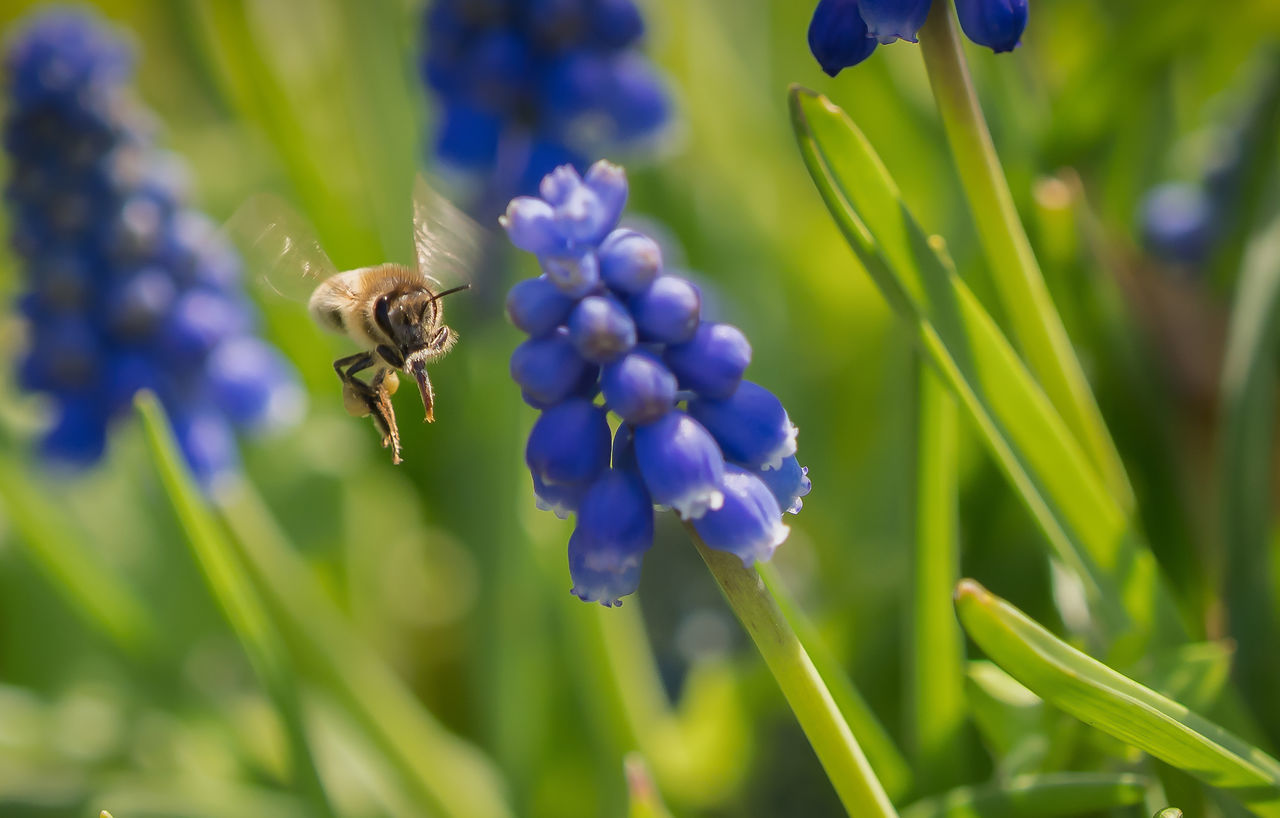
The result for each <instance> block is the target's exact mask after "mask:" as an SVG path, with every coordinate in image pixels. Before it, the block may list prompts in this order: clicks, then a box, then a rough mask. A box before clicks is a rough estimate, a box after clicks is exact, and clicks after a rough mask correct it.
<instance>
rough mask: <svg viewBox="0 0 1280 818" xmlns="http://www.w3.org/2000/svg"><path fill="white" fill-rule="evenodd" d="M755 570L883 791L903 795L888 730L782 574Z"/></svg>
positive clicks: (904, 772) (904, 783)
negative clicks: (800, 645) (863, 751)
mask: <svg viewBox="0 0 1280 818" xmlns="http://www.w3.org/2000/svg"><path fill="white" fill-rule="evenodd" d="M756 570H757V571H758V572H759V573H760V578H761V579H762V580H764V584H765V587H766V588H768V589H769V593H771V594H772V595H773V598H774V600H775V601H777V603H778V609H779V610H780V611H782V615H783V616H784V617H786V620H787V621H788V622H790V623H791V625H792V627H794V628H795V630H796V633H797V634H798V635H799V638H800V644H802V645H803V646H804V649H805V650H806V651H807V652H808V654H809V658H810V659H812V660H813V666H814V667H815V668H817V670H818V675H819V676H820V677H821V678H822V679H824V680H826V682H827V685H828V688H829V689H830V691H831V698H832V699H834V700H835V703H836V707H838V708H839V709H840V715H842V716H844V719H845V721H847V722H848V723H849V728H850V729H851V730H852V731H853V734H854V735H855V736H858V737H859V739H860V741H861V743H862V745H863V747H864V749H865V751H866V754H867V760H868V761H869V762H870V763H871V769H872V770H874V771H875V774H876V777H877V778H878V779H879V780H880V783H881V784H882V785H884V789H885V792H886V793H888V794H889V795H890V796H891V797H893V798H897V797H899V796H902V795H906V793H907V790H908V789H910V787H911V783H912V782H911V768H910V767H909V766H908V765H907V760H906V758H904V757H903V755H902V752H901V751H900V750H899V749H898V746H897V745H896V744H894V743H893V737H892V736H890V735H889V731H888V730H885V729H884V725H882V724H881V723H880V720H879V719H877V718H876V714H875V713H874V712H872V710H871V707H870V706H869V705H868V704H867V702H866V700H865V699H863V698H862V694H861V693H859V692H858V688H857V687H856V686H855V685H854V683H853V680H852V679H850V678H849V674H848V673H846V672H845V670H844V668H843V667H841V665H840V662H839V661H838V660H837V659H836V657H835V656H834V655H833V654H832V653H831V651H830V649H828V648H827V645H826V643H825V642H824V641H823V640H822V637H821V636H820V635H819V633H818V629H817V628H816V627H814V624H813V623H812V622H811V621H810V620H809V617H808V616H806V615H805V613H804V611H803V610H801V609H800V606H799V605H797V604H796V601H795V600H794V599H792V597H791V594H790V592H789V591H788V590H787V586H786V584H785V583H784V582H783V581H782V577H780V576H778V570H777V568H776V567H775V566H774V564H773V563H772V562H763V563H760V564H759V565H757V566H756ZM950 600H951V597H950V595H948V596H947V597H946V602H947V604H948V605H950Z"/></svg>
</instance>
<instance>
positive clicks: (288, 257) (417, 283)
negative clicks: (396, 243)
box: [232, 178, 479, 463]
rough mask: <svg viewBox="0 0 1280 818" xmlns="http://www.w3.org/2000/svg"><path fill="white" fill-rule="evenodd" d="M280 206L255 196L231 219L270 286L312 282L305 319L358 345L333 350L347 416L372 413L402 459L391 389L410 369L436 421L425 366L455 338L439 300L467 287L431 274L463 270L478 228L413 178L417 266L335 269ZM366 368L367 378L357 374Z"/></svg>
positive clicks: (396, 459) (427, 413) (428, 416)
mask: <svg viewBox="0 0 1280 818" xmlns="http://www.w3.org/2000/svg"><path fill="white" fill-rule="evenodd" d="M288 212H289V211H288V209H287V208H286V207H285V206H283V205H281V204H280V203H278V202H276V201H274V200H271V199H269V198H267V197H258V198H257V199H255V200H253V201H251V202H250V203H249V204H247V205H245V206H244V207H242V208H241V209H240V211H238V212H237V213H236V215H235V216H234V217H233V222H232V226H233V230H235V231H236V232H239V233H241V234H242V235H244V236H245V237H246V239H247V241H246V244H248V245H249V247H250V248H251V251H252V253H253V255H255V256H258V257H261V259H262V267H263V269H262V272H261V275H262V279H263V281H264V282H265V283H266V285H267V286H268V287H269V288H270V289H271V290H273V291H275V292H277V293H281V294H284V292H283V290H282V289H281V288H282V287H286V288H290V287H293V283H294V282H298V281H302V282H306V283H307V284H309V285H313V286H314V289H312V290H311V294H310V297H309V298H308V300H307V311H308V312H309V313H310V314H311V317H312V319H313V320H314V321H315V322H316V323H317V324H319V325H320V326H321V327H323V328H324V329H326V330H329V331H331V332H336V333H339V334H342V335H345V336H347V338H349V339H351V340H352V341H353V342H355V343H356V344H357V345H358V346H359V347H360V351H359V352H356V353H354V354H352V355H347V356H344V357H342V358H338V359H337V360H336V361H334V362H333V369H334V371H335V372H336V373H337V374H338V379H339V380H340V381H341V383H342V403H343V406H344V408H345V409H346V410H347V412H348V413H349V414H351V415H353V416H355V417H372V418H373V421H374V425H375V426H376V428H377V430H378V433H379V434H380V435H381V437H382V446H383V448H390V449H391V452H392V454H391V460H392V462H393V463H400V462H402V461H401V457H400V434H399V430H398V428H397V425H396V416H395V410H394V409H393V408H392V405H391V400H390V397H391V395H392V394H394V393H395V392H396V390H397V388H398V387H399V385H400V379H399V376H398V375H397V371H399V372H404V373H405V374H407V375H409V376H410V377H411V378H412V379H413V381H414V383H415V384H417V387H418V394H419V395H420V396H421V398H422V407H423V412H424V417H423V419H424V421H426V422H432V421H434V420H435V392H434V390H433V389H432V386H431V378H430V377H429V376H428V374H427V366H428V365H429V364H431V363H432V362H434V361H437V360H439V359H440V358H441V357H442V356H444V355H445V354H446V353H447V352H448V351H449V350H450V349H452V348H453V345H454V344H455V343H457V340H458V335H457V333H456V332H454V331H453V329H451V328H450V327H449V326H448V325H447V324H445V323H444V305H443V303H442V299H443V298H444V297H445V296H447V295H452V294H454V293H457V292H461V291H463V290H466V289H469V288H470V286H471V285H470V284H469V283H463V284H459V285H456V286H453V287H447V288H446V287H445V285H443V284H442V283H441V279H440V278H438V277H437V275H445V276H447V277H448V276H452V277H455V278H457V277H461V276H465V275H466V274H467V272H468V271H469V270H470V268H471V265H472V262H473V260H474V258H475V255H476V248H477V247H478V238H477V237H478V235H479V233H478V231H479V228H478V227H477V226H476V225H475V223H474V222H472V221H471V220H470V219H469V218H468V217H467V216H465V215H463V214H462V213H461V212H460V211H458V210H457V208H455V207H454V206H453V205H452V204H450V203H449V201H448V200H446V199H444V198H443V197H441V196H439V195H438V194H436V193H434V192H433V191H432V190H431V189H430V188H429V187H428V186H427V184H426V182H425V181H424V180H423V179H421V178H419V179H418V180H417V183H416V184H415V186H414V197H413V239H414V242H413V243H414V250H415V253H416V257H417V258H416V264H415V265H414V266H412V267H410V266H406V265H403V264H397V263H394V262H388V263H385V264H379V265H376V266H373V267H360V268H358V269H354V270H348V271H346V272H338V270H337V268H336V267H335V266H334V265H333V262H331V261H330V260H329V257H328V256H327V255H326V254H325V252H324V250H323V249H322V248H321V247H320V245H319V243H318V242H317V241H316V240H315V238H314V237H313V236H311V234H310V233H309V231H307V230H306V229H305V228H304V227H303V226H301V225H300V224H299V223H297V222H296V220H294V219H291V218H290V217H289V216H288ZM367 370H371V373H370V374H369V375H367V378H368V379H367V380H366V379H365V378H362V377H360V373H364V372H366V371H367Z"/></svg>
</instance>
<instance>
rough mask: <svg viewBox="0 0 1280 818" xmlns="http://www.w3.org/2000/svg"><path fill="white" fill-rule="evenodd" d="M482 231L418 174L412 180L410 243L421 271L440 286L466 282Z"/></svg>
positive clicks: (476, 257) (478, 254)
mask: <svg viewBox="0 0 1280 818" xmlns="http://www.w3.org/2000/svg"><path fill="white" fill-rule="evenodd" d="M483 235H484V231H483V230H482V229H481V228H480V225H478V224H476V223H475V221H473V220H472V219H471V217H470V216H468V215H466V214H465V213H463V212H462V211H461V210H459V209H458V208H457V207H456V206H454V204H453V203H452V202H450V201H449V200H448V199H446V198H445V197H443V196H441V195H440V194H439V193H436V192H435V191H434V190H433V189H432V188H431V186H430V185H429V184H428V183H427V180H426V179H424V178H423V177H422V176H421V175H419V176H418V178H417V179H416V180H415V181H414V184H413V247H414V251H415V253H416V254H417V258H418V272H419V273H420V274H421V275H424V276H426V277H427V278H430V279H432V280H433V281H435V282H436V284H438V285H440V286H441V287H446V286H447V287H452V286H457V285H459V284H466V283H468V282H469V281H470V280H471V271H472V270H473V269H474V268H475V265H476V262H477V260H478V259H479V257H480V244H481V240H482V238H483Z"/></svg>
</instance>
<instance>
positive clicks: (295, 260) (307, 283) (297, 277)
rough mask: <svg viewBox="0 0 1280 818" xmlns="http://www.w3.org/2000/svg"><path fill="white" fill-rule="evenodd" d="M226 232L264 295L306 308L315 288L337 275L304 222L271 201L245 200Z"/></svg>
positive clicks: (260, 197)
mask: <svg viewBox="0 0 1280 818" xmlns="http://www.w3.org/2000/svg"><path fill="white" fill-rule="evenodd" d="M225 229H226V232H227V234H228V236H229V237H230V238H231V240H232V241H234V242H235V244H236V245H237V246H238V247H239V248H240V251H241V252H242V253H243V254H244V259H245V268H246V270H247V272H248V274H249V277H250V278H251V279H252V280H253V282H254V285H255V286H257V287H258V288H259V289H261V290H263V291H264V292H267V293H270V294H273V295H276V296H282V297H284V298H287V299H289V300H290V301H296V302H298V303H301V304H305V303H307V299H309V298H310V297H311V292H312V291H313V290H314V289H315V287H316V285H317V284H319V283H320V282H321V281H323V280H325V279H326V278H328V277H329V276H331V275H333V274H334V273H336V272H338V270H337V268H336V267H334V266H333V262H332V261H330V260H329V256H328V255H327V254H326V253H325V252H324V249H323V248H321V247H320V242H319V240H317V239H316V237H315V233H313V232H312V231H311V228H310V227H309V226H307V223H306V222H305V221H303V219H302V218H301V217H300V216H299V215H298V214H297V213H295V212H294V211H293V210H292V209H291V208H290V207H289V205H287V204H285V202H284V201H283V200H282V199H279V198H277V197H275V196H271V195H269V194H265V193H263V194H258V195H256V196H254V197H253V198H251V199H249V201H247V202H245V203H244V204H243V205H241V206H240V209H239V210H237V211H236V212H235V214H234V215H233V216H232V217H231V218H230V219H229V220H228V221H227V224H226V228H225Z"/></svg>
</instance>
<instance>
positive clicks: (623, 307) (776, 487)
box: [500, 161, 809, 605]
mask: <svg viewBox="0 0 1280 818" xmlns="http://www.w3.org/2000/svg"><path fill="white" fill-rule="evenodd" d="M538 189H539V192H540V193H541V196H540V197H530V196H522V197H517V198H515V199H513V200H512V201H511V203H510V205H509V206H508V208H507V212H506V215H504V216H503V217H502V218H501V219H500V222H501V224H502V226H503V227H504V228H506V231H507V234H508V236H509V237H510V239H511V241H512V243H513V244H515V245H516V246H517V247H519V248H520V249H522V250H526V251H528V252H532V253H534V254H535V255H537V256H538V260H539V263H540V264H541V266H542V269H543V272H544V275H542V276H539V277H538V278H534V279H529V280H527V281H522V282H520V283H518V284H516V285H515V286H514V287H512V288H511V292H510V293H509V295H508V297H507V314H508V316H510V318H511V321H512V323H513V324H515V325H516V326H517V327H518V328H520V329H522V330H524V331H525V332H526V333H528V334H529V336H530V337H529V339H528V340H526V341H525V342H524V343H522V344H520V345H519V346H518V347H517V348H516V349H515V351H514V352H513V353H512V356H511V376H512V379H513V380H515V381H516V383H517V384H519V386H520V389H521V391H522V393H523V395H524V397H525V400H526V401H528V402H529V403H531V404H533V405H534V406H536V407H538V408H540V409H542V410H543V412H542V415H541V417H539V419H538V420H537V422H536V423H535V424H534V426H533V430H532V431H531V432H530V434H529V442H528V445H527V447H526V450H525V459H526V462H527V464H528V466H529V470H530V473H531V474H532V477H533V486H534V493H535V495H536V496H537V498H538V507H539V508H542V509H547V510H551V511H554V512H555V513H556V514H557V515H558V516H560V517H562V518H563V517H567V516H568V515H569V514H571V513H575V512H576V513H577V515H578V519H577V525H576V528H575V529H574V533H573V536H572V537H571V538H570V541H569V570H570V574H571V576H572V577H573V593H574V594H575V595H577V596H578V597H579V598H581V599H584V600H587V601H592V602H600V603H602V604H605V605H614V604H617V603H618V600H619V598H620V597H622V596H625V595H626V594H629V593H631V592H632V591H634V590H635V588H636V584H637V583H638V582H639V579H640V563H641V560H642V559H643V556H644V552H645V551H646V550H647V549H648V548H649V546H650V545H651V544H652V542H653V506H654V505H657V506H659V507H667V508H670V509H672V510H674V511H675V512H676V513H677V514H679V515H680V516H681V517H682V518H683V519H685V520H688V521H692V523H693V525H695V527H697V529H698V531H699V532H700V534H701V535H702V537H703V539H704V540H705V542H706V543H707V545H709V546H710V547H712V548H718V549H721V550H724V551H730V552H732V553H734V554H737V555H738V556H739V557H741V558H742V559H743V560H744V562H746V563H747V564H750V563H751V562H753V561H755V560H761V559H768V558H769V556H770V555H771V554H772V553H773V550H774V548H776V547H777V546H778V544H779V543H781V542H782V541H783V539H785V537H786V534H787V527H786V526H785V525H783V524H782V513H783V510H786V511H789V512H791V513H793V514H794V513H796V512H798V511H799V510H800V507H801V501H800V498H801V497H803V496H804V495H805V494H808V492H809V480H808V478H807V477H806V472H805V470H804V469H803V468H802V467H801V466H800V464H799V463H798V462H796V458H795V456H794V455H795V450H796V447H795V439H796V429H795V426H793V425H792V424H791V421H790V420H789V419H788V417H787V413H786V411H785V410H784V409H783V408H782V404H781V403H780V402H779V401H778V399H777V398H776V397H774V395H773V394H772V393H771V392H769V391H768V390H766V389H764V388H763V387H761V386H758V385H756V384H754V383H750V382H747V381H743V380H742V376H743V374H744V372H745V371H746V368H747V365H748V364H749V363H750V361H751V345H750V344H749V343H748V342H747V339H746V336H745V335H743V334H742V332H741V331H740V330H738V329H737V328H736V327H732V326H729V325H727V324H718V323H713V322H709V321H704V320H702V315H701V311H702V307H701V304H702V300H701V295H700V293H699V290H698V288H697V287H694V286H693V285H692V284H691V283H690V282H689V281H688V280H686V279H685V278H683V277H681V276H677V275H673V274H671V273H669V272H667V273H664V271H663V264H662V253H661V251H660V250H659V248H658V244H657V243H656V242H655V241H654V240H653V239H652V238H651V237H649V236H646V235H644V234H643V233H640V232H637V231H634V230H626V229H618V227H617V221H618V218H619V217H620V215H621V213H622V208H623V204H624V203H625V201H626V196H627V185H626V176H625V174H624V173H623V171H622V169H621V168H620V167H617V166H616V165H611V164H609V163H608V162H604V161H601V162H597V163H596V164H595V165H593V166H592V167H591V168H590V169H589V170H588V171H587V173H586V175H585V176H579V175H578V172H577V171H576V170H574V169H573V168H572V167H569V166H567V165H566V166H562V167H560V168H557V169H556V170H554V171H553V172H551V173H550V174H548V175H547V176H546V177H545V178H543V179H542V181H541V184H540V185H539V188H538ZM681 390H683V391H681ZM597 392H602V393H603V405H597V404H596V403H595V396H596V394H597ZM610 414H612V415H613V416H614V417H616V418H617V431H616V433H614V435H613V436H612V441H611V440H610V434H609V420H608V418H609V416H610ZM699 415H700V416H701V418H699V417H698V416H699ZM704 424H705V425H704ZM726 459H727V460H728V462H726Z"/></svg>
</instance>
